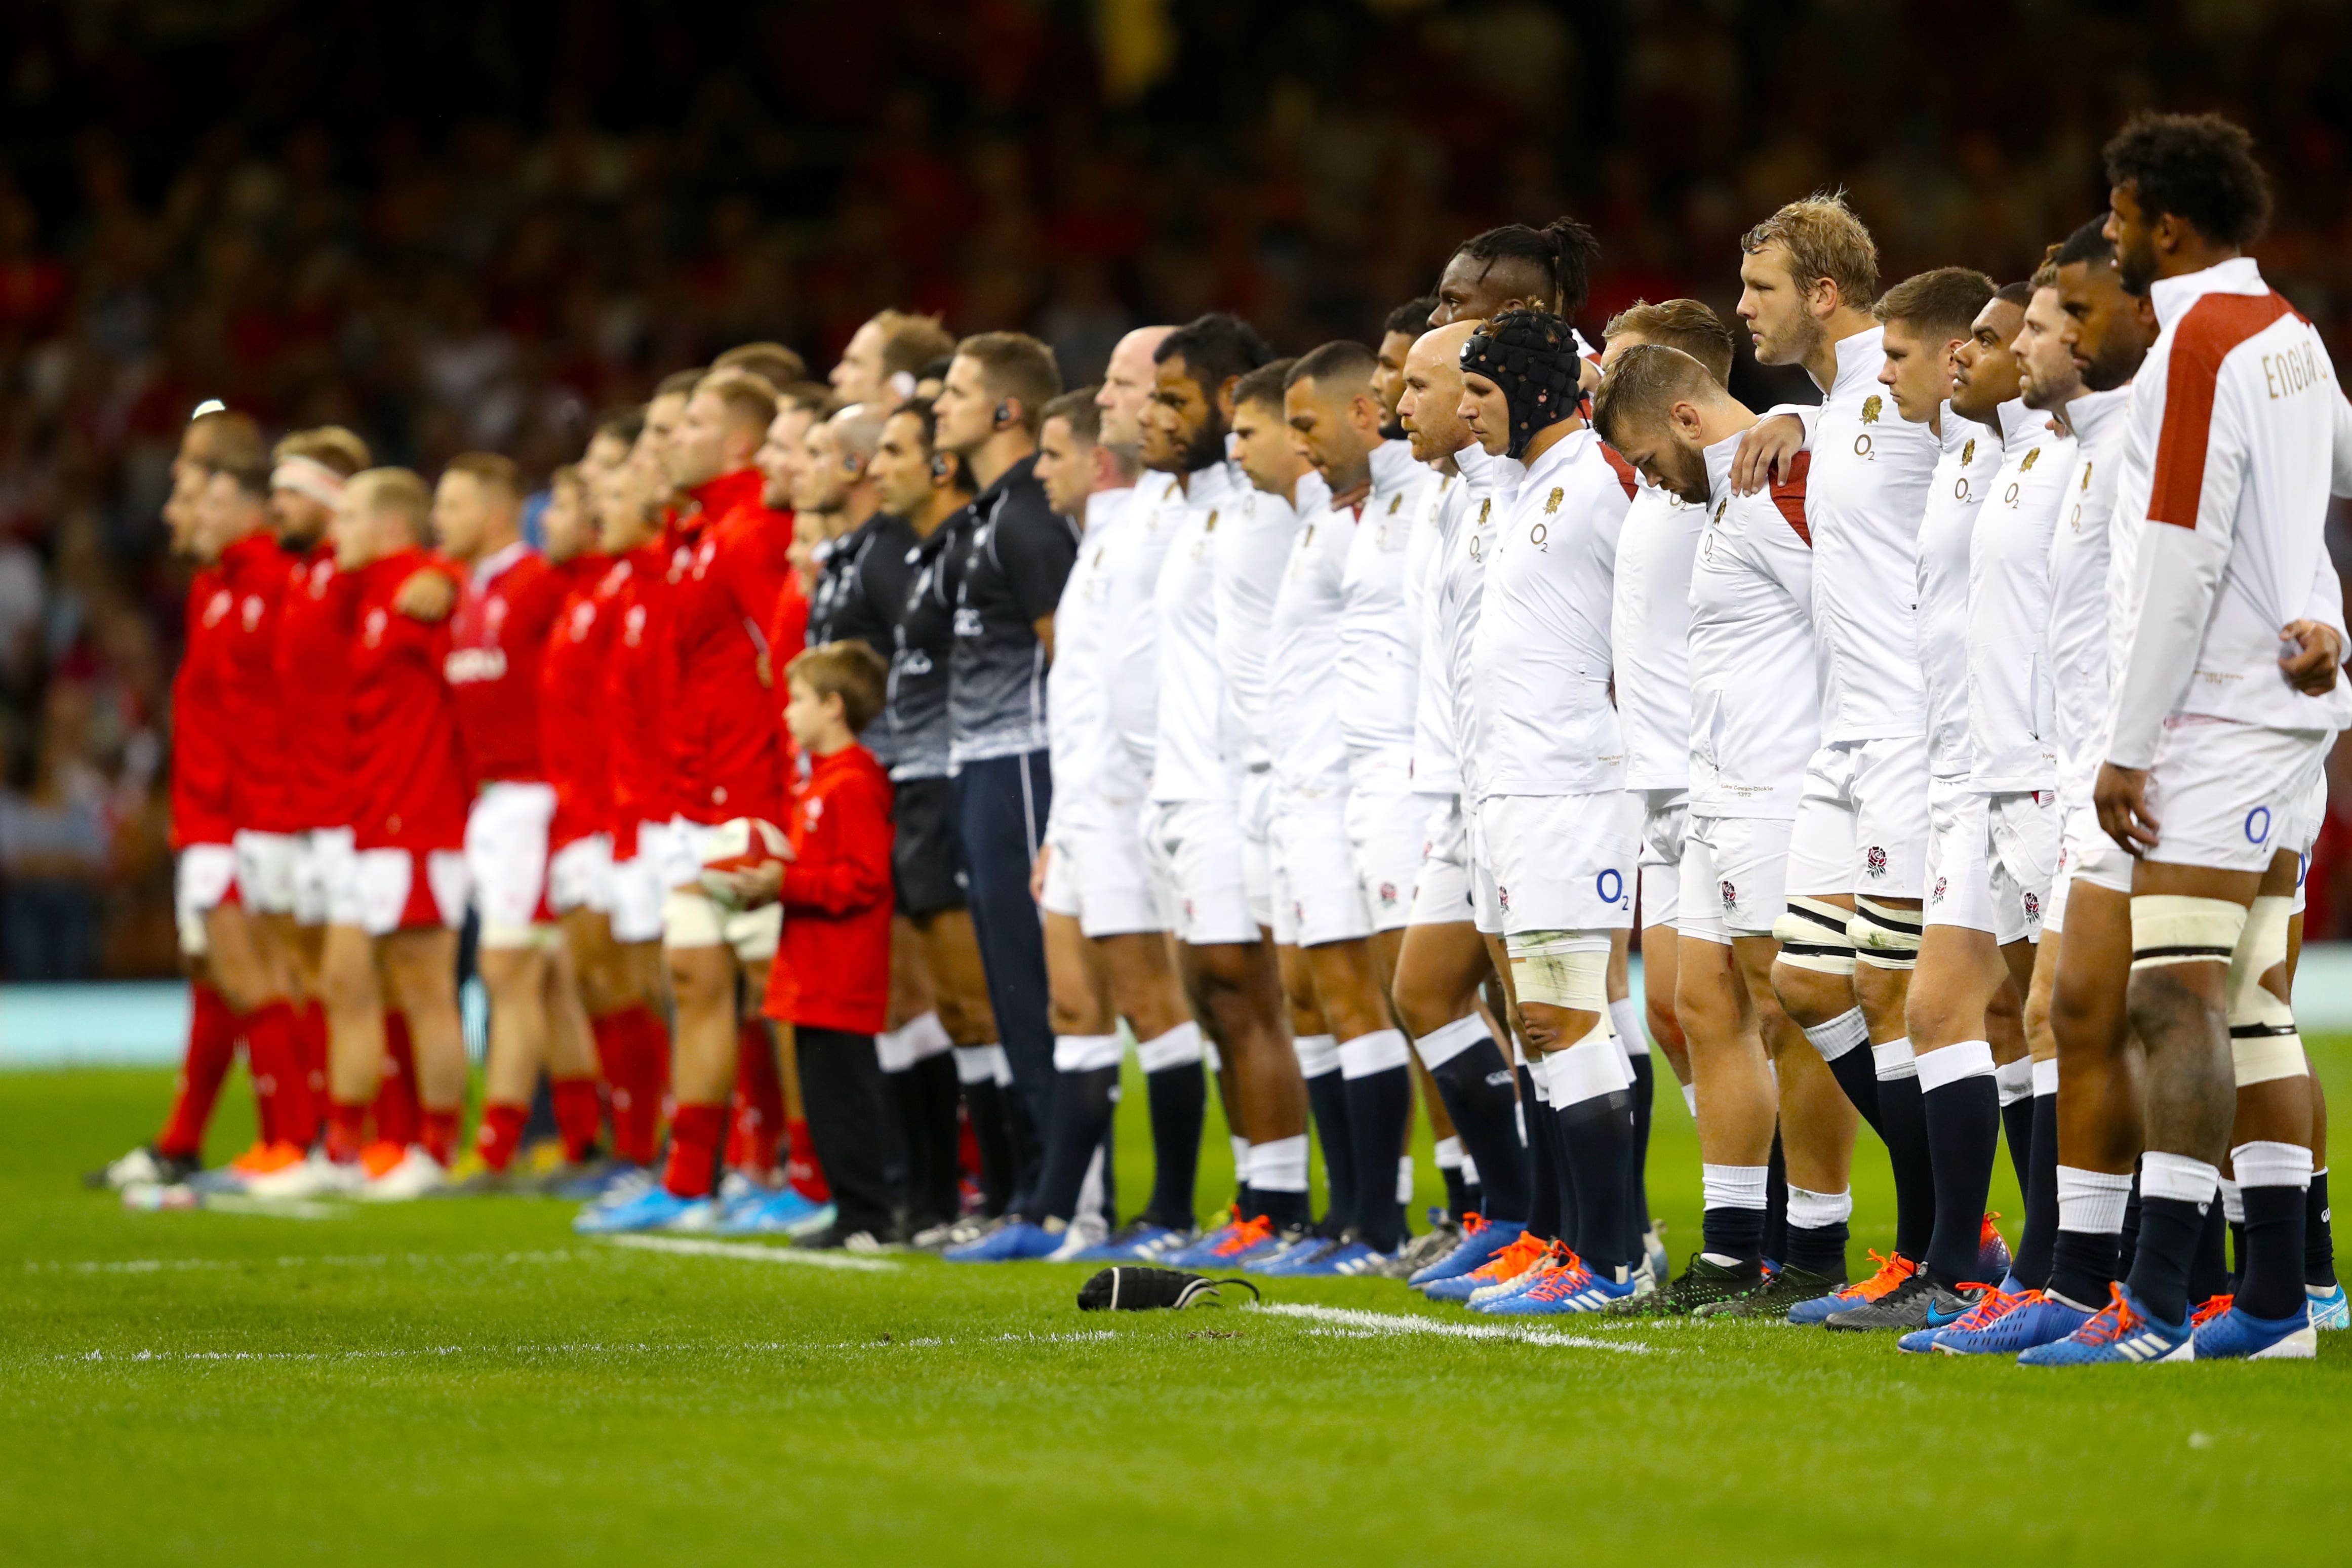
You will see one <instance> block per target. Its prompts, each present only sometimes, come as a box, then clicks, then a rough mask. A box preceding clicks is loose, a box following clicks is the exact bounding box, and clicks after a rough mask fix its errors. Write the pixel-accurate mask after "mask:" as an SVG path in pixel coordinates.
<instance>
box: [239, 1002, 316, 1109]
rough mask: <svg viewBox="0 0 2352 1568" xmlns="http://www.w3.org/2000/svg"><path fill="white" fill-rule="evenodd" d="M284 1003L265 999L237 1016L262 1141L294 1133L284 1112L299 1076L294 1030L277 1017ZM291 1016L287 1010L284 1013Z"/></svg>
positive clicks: (299, 1067)
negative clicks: (258, 1005) (295, 1055)
mask: <svg viewBox="0 0 2352 1568" xmlns="http://www.w3.org/2000/svg"><path fill="white" fill-rule="evenodd" d="M285 1008H286V1004H285V1003H283V1002H265V1003H264V1004H262V1005H261V1006H260V1007H257V1008H256V1009H253V1010H252V1011H251V1012H249V1013H240V1014H238V1015H237V1020H236V1030H237V1033H238V1034H240V1035H242V1036H243V1037H244V1039H245V1071H246V1076H247V1077H248V1078H250V1079H252V1080H253V1105H254V1120H255V1123H256V1124H257V1125H258V1127H259V1129H260V1132H261V1141H262V1142H263V1143H265V1144H276V1143H281V1142H284V1141H286V1140H288V1139H289V1138H290V1137H292V1135H293V1129H292V1128H291V1127H290V1126H289V1124H288V1121H287V1114H286V1113H287V1111H288V1109H289V1099H290V1095H291V1093H292V1091H293V1087H294V1084H295V1082H297V1081H298V1080H299V1078H300V1077H301V1076H302V1066H301V1063H299V1061H295V1060H294V1031H293V1030H292V1029H290V1028H289V1027H287V1026H286V1024H285V1022H284V1021H283V1020H282V1019H280V1018H279V1016H278V1014H279V1012H280V1010H281V1009H285ZM287 1016H288V1017H289V1018H290V1017H291V1016H292V1015H291V1013H290V1011H289V1012H288V1014H287Z"/></svg>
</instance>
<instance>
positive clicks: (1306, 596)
mask: <svg viewBox="0 0 2352 1568" xmlns="http://www.w3.org/2000/svg"><path fill="white" fill-rule="evenodd" d="M1323 500H1324V505H1323V506H1321V507H1318V509H1317V510H1316V511H1315V512H1314V513H1312V514H1310V515H1308V516H1307V517H1304V518H1302V519H1301V521H1300V523H1299V527H1298V531H1297V533H1296V534H1295V535H1293V536H1292V538H1291V541H1290V556H1289V559H1287V560H1286V561H1285V562H1284V563H1283V568H1282V576H1281V580H1280V581H1279V582H1278V583H1277V584H1276V590H1275V596H1274V622H1273V647H1272V652H1271V655H1270V657H1271V662H1272V664H1273V669H1274V679H1273V681H1272V683H1271V685H1270V686H1269V689H1268V693H1267V705H1266V718H1267V724H1268V728H1269V733H1270V735H1271V737H1272V740H1273V750H1274V782H1275V787H1276V789H1277V790H1279V791H1281V792H1282V793H1284V794H1288V795H1301V794H1306V795H1325V794H1338V793H1341V792H1343V791H1345V789H1347V786H1348V742H1347V739H1346V737H1345V736H1344V735H1342V734H1341V732H1340V728H1339V705H1338V704H1337V703H1336V702H1334V701H1332V692H1333V691H1334V690H1335V689H1336V687H1337V685H1338V682H1339V614H1340V610H1341V607H1342V604H1343V602H1344V600H1343V593H1344V590H1343V586H1342V585H1343V580H1344V578H1345V576H1346V573H1347V570H1348V549H1349V544H1350V543H1351V542H1352V541H1353V539H1354V538H1355V532H1356V528H1355V520H1354V519H1353V518H1352V517H1349V514H1347V513H1346V512H1337V513H1335V512H1333V511H1332V510H1331V508H1330V505H1329V497H1328V494H1326V495H1325V496H1324V497H1323Z"/></svg>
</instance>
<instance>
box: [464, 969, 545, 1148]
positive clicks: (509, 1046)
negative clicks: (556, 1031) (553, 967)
mask: <svg viewBox="0 0 2352 1568" xmlns="http://www.w3.org/2000/svg"><path fill="white" fill-rule="evenodd" d="M525 935H527V934H525ZM476 961H477V963H478V966H479V967H480V969H481V975H482V988H483V989H484V990H486V991H488V993H489V1000H490V1048H489V1055H488V1060H487V1061H485V1063H484V1065H483V1071H482V1123H481V1125H480V1127H478V1129H477V1130H476V1132H475V1135H474V1152H475V1153H476V1154H478V1155H480V1156H481V1160H482V1164H483V1166H484V1167H486V1169H487V1170H488V1172H489V1173H490V1174H491V1175H492V1176H494V1177H496V1176H504V1175H505V1173H506V1170H507V1167H508V1166H509V1165H510V1164H511V1163H512V1162H513V1160H514V1156H515V1151H516V1148H517V1146H518V1145H520V1141H521V1138H522V1129H523V1124H524V1122H525V1121H526V1120H527V1119H528V1118H529V1117H530V1100H531V1095H532V1093H533V1092H535V1091H536V1090H537V1089H538V1087H539V1074H540V1070H541V1068H542V1067H544V1066H545V1065H546V1064H547V1028H548V1019H547V988H548V969H549V967H550V966H549V961H548V955H547V950H546V949H545V948H544V947H542V946H539V945H538V944H537V943H536V942H532V941H529V940H525V941H524V942H522V943H521V944H520V945H518V946H495V947H494V946H488V945H487V944H486V945H485V946H482V947H481V948H479V949H478V954H477V959H476Z"/></svg>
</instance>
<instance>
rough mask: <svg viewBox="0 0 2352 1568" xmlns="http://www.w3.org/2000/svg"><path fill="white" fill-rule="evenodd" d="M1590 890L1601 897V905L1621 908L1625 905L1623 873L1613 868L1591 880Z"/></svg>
mask: <svg viewBox="0 0 2352 1568" xmlns="http://www.w3.org/2000/svg"><path fill="white" fill-rule="evenodd" d="M1592 890H1593V891H1594V892H1595V893H1597V894H1600V895H1601V903H1603V904H1614V905H1617V906H1619V907H1621V908H1622V906H1623V904H1624V903H1625V874H1624V873H1622V872H1621V871H1619V870H1618V869H1617V868H1616V867H1615V866H1611V867H1610V868H1609V869H1608V870H1606V871H1604V872H1602V873H1601V874H1600V875H1599V876H1597V877H1594V878H1593V879H1592Z"/></svg>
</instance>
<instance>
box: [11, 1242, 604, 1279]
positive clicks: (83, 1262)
mask: <svg viewBox="0 0 2352 1568" xmlns="http://www.w3.org/2000/svg"><path fill="white" fill-rule="evenodd" d="M596 1256H598V1254H597V1252H596V1251H595V1249H593V1248H587V1247H572V1248H560V1249H556V1250H553V1251H541V1252H397V1253H395V1252H362V1253H333V1252H320V1253H302V1252H293V1253H288V1254H286V1255H284V1256H282V1257H278V1258H102V1259H80V1260H73V1259H52V1260H47V1261H42V1260H36V1259H28V1260H26V1263H25V1271H26V1273H28V1274H176V1273H180V1272H183V1271H184V1270H190V1269H267V1268H271V1267H276V1268H279V1269H301V1268H308V1267H312V1266H320V1265H322V1266H325V1267H330V1268H341V1269H382V1268H384V1267H386V1266H388V1265H390V1264H394V1263H406V1264H409V1265H411V1266H412V1267H415V1268H420V1269H424V1268H442V1267H462V1268H471V1267H475V1266H478V1265H484V1264H495V1263H577V1262H580V1261H582V1260H585V1259H589V1258H593V1257H596Z"/></svg>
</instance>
